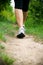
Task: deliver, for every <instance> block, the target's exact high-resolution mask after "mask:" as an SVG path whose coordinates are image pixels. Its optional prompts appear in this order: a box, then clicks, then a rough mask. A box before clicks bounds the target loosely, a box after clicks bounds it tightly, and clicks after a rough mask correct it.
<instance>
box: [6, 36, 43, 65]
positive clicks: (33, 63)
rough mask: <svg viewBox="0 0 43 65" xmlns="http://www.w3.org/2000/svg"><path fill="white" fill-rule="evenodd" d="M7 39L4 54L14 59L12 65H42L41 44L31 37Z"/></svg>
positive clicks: (42, 48)
mask: <svg viewBox="0 0 43 65" xmlns="http://www.w3.org/2000/svg"><path fill="white" fill-rule="evenodd" d="M7 38H8V40H7V42H6V52H7V53H8V54H9V55H11V56H12V57H13V58H15V59H16V61H15V63H14V65H43V44H40V43H37V42H35V41H34V39H33V38H32V37H26V38H24V39H17V38H9V37H7Z"/></svg>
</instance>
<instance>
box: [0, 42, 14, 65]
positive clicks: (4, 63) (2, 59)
mask: <svg viewBox="0 0 43 65" xmlns="http://www.w3.org/2000/svg"><path fill="white" fill-rule="evenodd" d="M4 51H5V47H4V46H3V45H2V44H1V43H0V65H12V64H13V62H14V61H15V60H14V59H12V58H10V57H9V56H8V55H7V54H6V53H5V52H4Z"/></svg>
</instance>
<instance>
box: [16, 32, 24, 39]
mask: <svg viewBox="0 0 43 65" xmlns="http://www.w3.org/2000/svg"><path fill="white" fill-rule="evenodd" d="M24 37H25V35H24V34H23V33H21V34H19V35H17V38H24Z"/></svg>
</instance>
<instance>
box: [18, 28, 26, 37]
mask: <svg viewBox="0 0 43 65" xmlns="http://www.w3.org/2000/svg"><path fill="white" fill-rule="evenodd" d="M24 37H25V29H24V27H21V28H19V32H18V35H17V38H24Z"/></svg>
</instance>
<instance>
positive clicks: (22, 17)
mask: <svg viewBox="0 0 43 65" xmlns="http://www.w3.org/2000/svg"><path fill="white" fill-rule="evenodd" d="M15 15H16V20H17V23H18V26H19V27H23V24H24V22H25V21H26V18H27V15H28V12H23V11H22V10H21V9H15Z"/></svg>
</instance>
